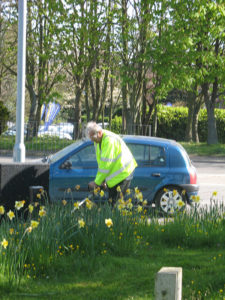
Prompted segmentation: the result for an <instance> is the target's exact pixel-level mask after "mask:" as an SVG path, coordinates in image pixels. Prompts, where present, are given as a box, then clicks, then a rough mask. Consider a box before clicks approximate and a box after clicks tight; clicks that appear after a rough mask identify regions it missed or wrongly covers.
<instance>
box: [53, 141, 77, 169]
mask: <svg viewBox="0 0 225 300" xmlns="http://www.w3.org/2000/svg"><path fill="white" fill-rule="evenodd" d="M82 143H83V141H82V140H78V141H76V142H75V143H72V144H71V145H69V146H67V147H65V148H63V149H62V150H60V151H58V152H56V153H55V154H53V155H52V156H50V158H49V163H53V162H55V161H57V160H59V159H60V158H62V157H64V156H65V155H67V154H68V153H70V152H71V151H72V150H73V149H76V148H77V147H79V146H80V145H81V144H82Z"/></svg>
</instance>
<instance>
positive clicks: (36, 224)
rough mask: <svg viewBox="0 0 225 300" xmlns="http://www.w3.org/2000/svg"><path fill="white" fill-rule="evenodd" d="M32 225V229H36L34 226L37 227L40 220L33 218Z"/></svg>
mask: <svg viewBox="0 0 225 300" xmlns="http://www.w3.org/2000/svg"><path fill="white" fill-rule="evenodd" d="M30 225H31V227H32V229H34V228H37V227H38V225H39V222H38V221H34V220H31V222H30Z"/></svg>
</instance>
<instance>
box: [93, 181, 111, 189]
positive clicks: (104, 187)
mask: <svg viewBox="0 0 225 300" xmlns="http://www.w3.org/2000/svg"><path fill="white" fill-rule="evenodd" d="M97 188H101V189H103V190H106V189H107V184H106V183H105V182H103V183H102V184H101V185H100V186H99V185H97V184H96V183H95V182H94V181H91V182H89V183H88V190H89V191H93V190H94V189H97Z"/></svg>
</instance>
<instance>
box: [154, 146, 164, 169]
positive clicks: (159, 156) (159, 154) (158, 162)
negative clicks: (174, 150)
mask: <svg viewBox="0 0 225 300" xmlns="http://www.w3.org/2000/svg"><path fill="white" fill-rule="evenodd" d="M150 161H151V165H152V166H159V167H162V166H165V164H166V156H165V150H164V148H163V147H159V146H150Z"/></svg>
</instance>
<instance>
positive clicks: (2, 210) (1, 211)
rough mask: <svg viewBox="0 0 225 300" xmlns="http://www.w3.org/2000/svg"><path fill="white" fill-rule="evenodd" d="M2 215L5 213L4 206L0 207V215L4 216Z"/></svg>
mask: <svg viewBox="0 0 225 300" xmlns="http://www.w3.org/2000/svg"><path fill="white" fill-rule="evenodd" d="M4 213H5V208H4V206H2V205H1V206H0V215H4Z"/></svg>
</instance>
